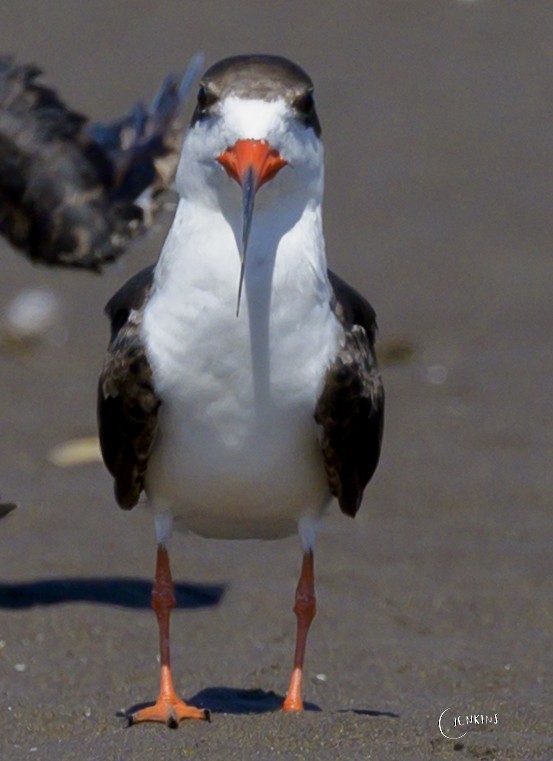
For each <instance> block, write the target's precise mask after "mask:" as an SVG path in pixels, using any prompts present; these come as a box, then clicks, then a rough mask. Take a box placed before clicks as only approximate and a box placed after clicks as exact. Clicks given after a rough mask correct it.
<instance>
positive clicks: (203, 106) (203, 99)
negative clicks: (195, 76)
mask: <svg viewBox="0 0 553 761" xmlns="http://www.w3.org/2000/svg"><path fill="white" fill-rule="evenodd" d="M216 100H217V96H216V95H215V94H214V93H212V92H210V91H209V90H208V89H207V88H206V87H205V86H204V85H201V87H200V90H199V92H198V108H200V110H201V111H206V110H207V109H208V108H209V107H210V106H212V105H213V104H214V103H215V101H216Z"/></svg>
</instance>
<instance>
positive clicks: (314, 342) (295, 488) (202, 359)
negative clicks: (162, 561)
mask: <svg viewBox="0 0 553 761" xmlns="http://www.w3.org/2000/svg"><path fill="white" fill-rule="evenodd" d="M267 222H268V220H267V219H264V212H263V209H260V210H259V211H256V215H255V216H254V224H253V227H252V233H251V238H250V246H249V249H248V260H247V269H246V277H245V288H244V294H243V302H242V306H241V310H240V315H239V316H238V317H236V298H237V289H238V278H239V256H238V249H237V243H236V240H237V237H238V234H239V230H236V229H233V226H232V222H231V221H230V222H229V221H228V220H227V219H226V218H225V217H224V216H223V215H222V214H221V213H217V212H216V211H213V210H209V209H206V208H204V207H202V208H201V209H198V208H193V207H192V206H191V204H190V203H189V202H184V201H181V204H180V206H179V209H178V212H177V216H176V219H175V223H174V225H173V228H172V230H171V233H170V235H169V238H168V240H167V242H166V245H165V248H164V251H163V253H162V256H161V259H160V262H159V264H158V268H157V271H156V282H155V286H154V291H153V294H152V297H151V299H150V301H149V302H148V304H147V307H146V310H145V315H144V322H143V337H144V340H145V342H146V347H147V353H148V356H149V359H150V362H151V364H152V368H153V372H154V382H155V385H156V390H157V392H158V394H159V395H160V397H161V399H162V402H163V403H162V406H161V410H160V417H159V435H158V437H157V439H156V444H155V448H154V451H153V453H152V455H151V458H150V463H149V466H148V472H147V478H146V489H147V493H148V496H149V498H150V500H151V501H152V502H153V503H154V505H155V506H157V507H158V508H163V509H170V510H171V512H172V513H173V515H174V518H175V522H176V526H177V527H183V528H187V529H189V530H191V531H194V532H195V533H199V534H201V535H204V536H212V537H228V538H246V537H266V538H270V537H277V536H284V535H286V534H289V533H292V532H294V531H295V530H296V529H297V523H298V520H299V519H300V518H301V517H302V516H315V515H318V514H319V513H320V512H321V511H322V510H323V509H324V508H325V506H326V505H327V504H328V502H329V500H330V494H329V491H328V486H327V482H326V477H325V473H324V466H323V461H322V455H321V452H320V448H319V445H318V438H317V430H316V424H315V422H314V419H313V412H314V409H315V404H316V401H317V399H318V397H319V394H320V391H321V388H322V384H323V381H324V373H325V370H326V368H327V367H328V366H329V364H330V363H331V362H332V361H333V359H334V357H335V356H336V353H337V350H338V346H339V343H340V341H341V339H342V335H343V333H342V329H341V326H340V325H339V323H338V321H337V320H336V318H335V316H334V314H333V312H332V311H331V309H330V286H329V284H328V280H327V276H326V264H325V259H324V244H323V239H322V235H321V232H320V212H319V209H318V208H312V209H306V210H304V212H303V214H302V215H301V217H300V218H299V219H298V220H297V221H296V222H295V224H293V225H291V226H287V227H286V229H279V228H278V227H275V225H274V224H273V225H272V226H271V225H269V224H267Z"/></svg>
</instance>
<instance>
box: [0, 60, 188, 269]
mask: <svg viewBox="0 0 553 761" xmlns="http://www.w3.org/2000/svg"><path fill="white" fill-rule="evenodd" d="M202 61H203V56H201V54H197V55H196V56H194V57H193V58H192V60H191V62H190V65H189V67H188V69H187V71H186V73H185V74H184V76H183V77H182V79H181V78H180V77H178V76H176V75H174V74H170V75H168V76H167V77H166V78H165V79H164V81H163V83H162V84H161V86H160V88H159V90H158V92H157V93H156V95H155V96H154V98H153V100H152V102H151V104H150V106H149V107H146V106H144V105H143V104H142V103H137V104H136V105H135V106H133V108H132V109H131V110H130V111H129V112H128V113H127V114H126V115H125V116H123V117H121V118H118V119H116V120H115V121H113V122H110V123H101V122H98V123H93V122H90V121H89V120H88V118H87V117H85V116H83V115H82V114H80V113H77V112H76V111H74V110H72V109H71V108H69V107H68V106H67V105H66V104H65V103H64V102H63V101H62V100H61V98H60V97H59V95H58V94H57V93H56V92H55V90H53V89H52V88H50V87H48V86H46V85H44V84H43V83H41V82H40V81H38V80H39V77H40V75H41V74H42V71H41V69H40V68H39V67H38V66H35V65H34V64H16V63H15V62H14V61H13V59H12V58H11V57H5V56H4V57H0V234H2V235H3V236H4V237H6V238H7V239H8V240H9V241H10V243H11V244H12V245H13V246H14V247H15V248H16V250H20V251H22V252H23V253H24V254H25V255H26V256H27V257H28V258H29V259H30V260H31V261H32V262H34V263H41V264H45V265H49V266H55V267H72V268H80V269H87V270H92V271H100V270H101V269H102V266H103V265H104V264H105V263H106V262H109V261H112V260H114V259H116V258H118V257H119V256H120V255H121V254H122V253H123V252H124V251H125V250H126V247H127V244H128V243H129V240H130V239H131V238H132V237H135V236H136V235H137V234H138V233H141V232H144V231H145V230H146V229H147V227H148V225H149V223H150V222H151V219H152V217H153V213H154V211H155V210H156V208H157V207H156V204H155V202H154V198H155V196H156V195H157V194H158V193H159V192H160V191H161V190H163V189H164V188H166V187H167V186H168V185H170V184H171V182H172V178H173V175H174V172H175V170H176V166H177V163H178V156H179V152H180V143H181V140H182V135H183V132H184V123H183V122H182V111H183V104H184V101H185V98H186V95H187V93H188V91H189V89H190V87H191V85H193V83H194V82H195V81H196V80H197V77H198V75H199V74H200V68H201V67H202V66H203V63H202Z"/></svg>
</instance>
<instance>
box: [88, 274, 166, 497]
mask: <svg viewBox="0 0 553 761" xmlns="http://www.w3.org/2000/svg"><path fill="white" fill-rule="evenodd" d="M152 278H153V267H148V268H147V269H145V270H143V271H142V272H140V273H138V275H135V276H134V277H133V278H131V280H129V282H128V283H127V284H126V285H124V286H123V288H121V290H120V291H118V292H117V293H116V294H115V296H114V297H113V298H112V299H111V300H110V302H109V303H108V305H107V307H106V311H107V313H108V315H109V316H110V318H111V326H112V335H111V341H110V344H109V347H108V353H107V356H106V360H105V362H104V366H103V369H102V372H101V374H100V379H99V383H98V428H99V433H100V447H101V450H102V456H103V458H104V462H105V464H106V466H107V468H108V470H109V472H110V473H111V474H112V476H113V477H114V480H115V484H114V488H115V497H116V499H117V502H118V503H119V505H120V506H121V507H122V508H124V509H126V510H129V509H130V508H132V507H134V506H135V505H136V503H137V502H138V499H139V497H140V494H141V492H142V490H143V488H144V477H145V474H146V469H147V466H148V458H149V456H150V452H151V451H152V446H153V443H154V440H155V436H156V432H157V413H158V410H159V406H160V404H161V402H160V399H159V397H158V396H157V394H156V393H155V390H154V386H153V379H152V369H151V367H150V363H149V362H148V357H147V355H146V351H145V347H144V344H143V342H142V339H141V336H140V324H141V320H142V314H143V306H144V303H145V302H146V300H147V297H148V294H149V292H150V289H151V285H152Z"/></svg>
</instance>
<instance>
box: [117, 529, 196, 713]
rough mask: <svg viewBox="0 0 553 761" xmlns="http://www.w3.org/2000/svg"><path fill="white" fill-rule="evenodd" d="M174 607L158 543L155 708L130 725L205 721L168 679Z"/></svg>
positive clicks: (166, 556)
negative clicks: (156, 694) (178, 693)
mask: <svg viewBox="0 0 553 761" xmlns="http://www.w3.org/2000/svg"><path fill="white" fill-rule="evenodd" d="M174 607H175V593H174V588H173V579H172V578H171V567H170V565H169V553H168V552H167V548H166V547H164V546H163V545H162V544H160V545H158V548H157V562H156V580H155V583H154V588H153V590H152V608H153V609H154V611H155V614H156V616H157V622H158V626H159V654H160V661H161V674H160V686H159V695H158V698H157V701H156V703H155V705H153V706H149V707H148V708H142V709H141V710H139V711H136V713H133V714H132V716H131V717H130V723H131V724H138V722H140V721H161V722H163V723H164V724H167V726H168V727H173V728H175V727H177V726H178V725H179V722H180V721H181V719H207V720H209V711H207V710H205V709H203V708H195V707H194V706H190V705H188V704H187V703H185V702H184V701H183V700H181V699H180V698H179V697H177V694H176V692H175V688H174V687H173V679H172V677H171V651H170V644H169V618H170V616H171V610H172V609H173V608H174Z"/></svg>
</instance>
